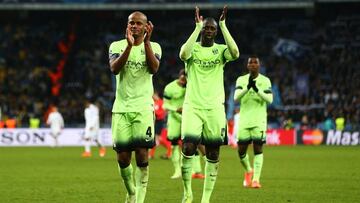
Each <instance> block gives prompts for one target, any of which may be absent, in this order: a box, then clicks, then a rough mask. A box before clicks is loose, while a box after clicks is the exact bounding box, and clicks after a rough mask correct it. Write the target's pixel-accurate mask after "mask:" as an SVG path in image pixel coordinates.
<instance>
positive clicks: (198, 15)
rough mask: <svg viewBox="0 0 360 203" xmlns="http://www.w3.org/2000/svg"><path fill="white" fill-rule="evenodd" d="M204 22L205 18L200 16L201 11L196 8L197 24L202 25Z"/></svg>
mask: <svg viewBox="0 0 360 203" xmlns="http://www.w3.org/2000/svg"><path fill="white" fill-rule="evenodd" d="M202 21H203V17H202V16H201V15H200V9H199V7H197V6H196V7H195V22H196V23H200V22H202Z"/></svg>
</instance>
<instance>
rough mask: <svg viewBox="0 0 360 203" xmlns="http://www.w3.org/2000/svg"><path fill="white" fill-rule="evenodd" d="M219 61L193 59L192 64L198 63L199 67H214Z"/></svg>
mask: <svg viewBox="0 0 360 203" xmlns="http://www.w3.org/2000/svg"><path fill="white" fill-rule="evenodd" d="M220 63H221V61H220V59H215V60H212V61H203V60H200V59H194V64H196V65H198V66H199V67H201V68H207V69H208V68H215V67H216V66H217V65H219V64H220Z"/></svg>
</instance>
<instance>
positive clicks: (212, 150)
mask: <svg viewBox="0 0 360 203" xmlns="http://www.w3.org/2000/svg"><path fill="white" fill-rule="evenodd" d="M226 13H227V6H224V9H223V12H222V14H221V16H220V22H219V25H220V29H221V32H222V34H223V36H224V39H225V42H226V45H223V44H217V43H215V41H214V40H215V37H216V34H217V29H218V26H217V23H216V21H215V20H214V19H213V18H206V19H204V21H203V17H202V16H200V14H199V8H198V7H196V9H195V21H196V27H195V30H194V32H193V33H192V34H191V36H190V37H189V39H188V40H187V41H186V43H185V44H184V45H183V46H182V47H181V50H180V58H181V60H182V61H184V62H185V70H186V74H187V87H186V94H185V100H184V106H183V111H182V126H181V139H182V141H183V148H182V155H183V160H182V167H181V170H182V180H183V184H184V196H183V202H192V199H193V195H192V189H191V173H192V164H193V157H194V154H195V152H196V147H197V145H198V144H199V143H202V144H204V145H205V148H206V158H207V162H206V164H205V181H204V188H203V195H202V199H201V202H202V203H207V202H209V201H210V196H211V193H212V191H213V189H214V185H215V182H216V177H217V172H218V167H219V151H220V146H221V145H222V144H226V118H225V107H224V100H225V92H224V66H225V64H226V63H227V62H228V61H232V60H235V59H237V58H238V57H239V50H238V47H237V45H236V43H235V41H234V39H233V38H232V37H231V35H230V33H229V31H228V29H227V27H226V24H225V19H226ZM199 34H200V36H201V37H200V42H196V40H197V38H198V35H199Z"/></svg>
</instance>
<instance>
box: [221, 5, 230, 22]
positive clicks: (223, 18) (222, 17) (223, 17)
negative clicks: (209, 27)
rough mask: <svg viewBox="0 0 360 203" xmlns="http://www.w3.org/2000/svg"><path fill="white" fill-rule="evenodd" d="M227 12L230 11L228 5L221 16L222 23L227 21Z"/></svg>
mask: <svg viewBox="0 0 360 203" xmlns="http://www.w3.org/2000/svg"><path fill="white" fill-rule="evenodd" d="M227 10H228V7H227V5H225V6H224V8H223V11H222V13H221V16H220V21H224V20H225V19H226V14H227Z"/></svg>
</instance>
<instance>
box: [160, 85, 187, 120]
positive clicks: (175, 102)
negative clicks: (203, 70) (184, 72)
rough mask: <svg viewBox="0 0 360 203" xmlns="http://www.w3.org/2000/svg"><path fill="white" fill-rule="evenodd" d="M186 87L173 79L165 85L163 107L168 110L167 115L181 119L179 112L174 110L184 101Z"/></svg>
mask: <svg viewBox="0 0 360 203" xmlns="http://www.w3.org/2000/svg"><path fill="white" fill-rule="evenodd" d="M185 91H186V88H185V87H182V86H180V85H179V84H178V80H174V81H172V82H171V83H169V84H168V85H166V86H165V90H164V108H165V109H166V110H168V111H169V116H172V117H173V118H176V119H178V120H181V114H180V113H178V112H176V110H177V109H178V108H181V107H182V106H183V103H184V98H185Z"/></svg>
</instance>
